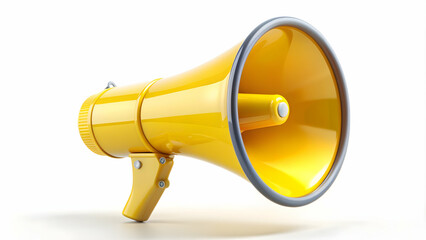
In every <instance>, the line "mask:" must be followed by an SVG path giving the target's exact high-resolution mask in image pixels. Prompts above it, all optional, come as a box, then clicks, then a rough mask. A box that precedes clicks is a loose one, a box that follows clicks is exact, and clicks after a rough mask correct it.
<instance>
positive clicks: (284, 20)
mask: <svg viewBox="0 0 426 240" xmlns="http://www.w3.org/2000/svg"><path fill="white" fill-rule="evenodd" d="M275 29H278V30H275ZM272 30H273V31H275V32H271V31H272ZM266 34H269V35H270V36H268V37H269V38H270V39H271V41H270V42H268V39H264V37H265V36H266ZM277 39H283V41H282V42H281V43H282V44H283V45H282V47H281V46H278V47H277V46H275V47H274V46H272V45H273V44H276V43H277V44H281V43H280V42H279V41H278V40H277ZM257 43H258V45H259V46H258V47H256V46H257V45H256V44H257ZM303 44H305V45H303ZM298 45H300V46H298ZM268 46H272V47H270V48H269V50H268ZM254 48H259V49H260V48H263V49H264V50H261V51H260V50H259V51H258V53H255V51H254V50H253V49H254ZM311 48H312V49H311ZM310 49H311V50H313V51H311V52H312V53H311V52H308V51H310ZM315 49H317V50H315ZM277 50H279V51H277ZM262 51H263V52H262ZM296 52H297V53H296ZM251 54H258V55H257V56H253V57H252V58H253V59H256V60H255V61H257V63H253V61H250V59H248V58H250V55H251ZM262 54H264V55H263V56H262ZM265 58H271V59H272V60H271V63H268V59H266V60H265ZM259 59H260V60H259ZM277 59H279V60H277ZM315 59H316V60H315ZM321 59H323V60H321ZM314 60H315V61H317V62H318V64H317V63H316V62H315V63H314V64H312V63H311V62H310V61H314ZM272 61H273V62H272ZM291 64H293V65H291ZM294 64H298V65H297V66H295V65H294ZM272 65H274V66H272ZM254 68H256V69H255V70H253V69H254ZM324 69H325V70H324ZM327 69H329V70H327ZM251 70H253V71H251ZM287 70H288V71H287ZM245 71H246V73H245ZM327 74H328V75H327ZM256 75H257V76H256ZM278 75H279V76H278ZM259 76H260V78H259ZM251 79H253V80H251ZM305 80H306V81H305ZM266 86H267V87H266ZM277 91H278V92H277ZM239 93H265V94H271V93H273V94H274V93H276V94H281V95H282V96H284V97H285V98H286V99H287V100H288V102H289V106H290V108H291V109H292V113H291V114H290V116H289V119H288V121H287V122H286V123H284V124H283V125H282V126H276V127H270V128H264V129H258V130H254V131H253V132H252V133H250V131H247V132H241V129H240V124H239V117H238V94H239ZM227 94H228V103H227V104H228V106H227V113H228V124H229V129H230V134H231V139H232V143H233V146H234V150H235V153H236V155H237V157H238V160H239V162H240V165H241V167H242V169H243V170H244V173H245V175H246V176H247V178H248V179H249V180H250V181H251V183H252V184H253V185H254V186H255V187H256V188H257V189H258V190H259V191H260V192H261V193H262V194H263V195H264V196H266V197H267V198H269V199H270V200H271V201H274V202H276V203H278V204H281V205H285V206H294V207H295V206H302V205H306V204H309V203H311V202H313V201H314V200H316V199H318V198H319V197H320V196H321V195H322V194H324V192H325V191H327V189H328V188H329V187H330V185H331V184H332V183H333V181H334V180H335V178H336V177H337V174H338V172H339V170H340V168H341V166H342V163H343V159H344V155H345V153H346V148H347V143H348V133H349V104H348V96H347V90H346V86H345V81H344V76H343V73H342V71H341V68H340V65H339V62H338V61H337V58H336V56H335V54H334V52H333V50H332V49H331V47H330V46H329V44H328V43H327V42H326V40H325V39H324V37H323V36H322V35H321V34H320V33H319V32H318V31H317V30H316V29H314V28H313V27H312V26H311V25H309V24H308V23H306V22H304V21H302V20H299V19H296V18H291V17H278V18H273V19H270V20H268V21H266V22H264V23H262V24H260V25H259V26H258V27H257V28H255V29H254V30H253V31H252V32H251V33H250V35H249V36H248V37H247V38H246V39H245V41H244V42H243V44H242V45H241V47H240V49H239V51H238V53H237V55H236V58H235V60H234V63H233V66H232V69H231V72H230V77H229V86H228V93H227ZM265 138H267V139H265ZM259 139H260V140H259ZM265 142H266V143H265ZM271 152H274V153H271ZM265 154H266V155H265ZM284 156H285V157H284ZM268 158H269V159H268ZM265 169H266V170H265ZM301 169H306V172H302V170H301ZM303 171H305V170H303ZM287 185H291V187H287Z"/></svg>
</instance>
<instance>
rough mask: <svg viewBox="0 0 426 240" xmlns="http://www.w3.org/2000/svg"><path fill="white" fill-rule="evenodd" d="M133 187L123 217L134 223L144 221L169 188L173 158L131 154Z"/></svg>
mask: <svg viewBox="0 0 426 240" xmlns="http://www.w3.org/2000/svg"><path fill="white" fill-rule="evenodd" d="M129 156H130V158H131V159H132V168H133V187H132V193H131V194H130V197H129V200H128V201H127V204H126V206H125V207H124V210H123V215H124V216H126V217H128V218H131V219H133V220H136V221H140V222H143V221H146V220H148V218H149V217H150V216H151V213H152V211H153V210H154V208H155V205H157V202H158V200H160V197H161V195H162V194H163V192H164V190H165V189H166V188H167V187H168V186H169V180H168V179H167V178H168V177H169V174H170V171H171V169H172V166H173V156H170V155H163V154H157V153H134V154H133V153H132V154H130V155H129Z"/></svg>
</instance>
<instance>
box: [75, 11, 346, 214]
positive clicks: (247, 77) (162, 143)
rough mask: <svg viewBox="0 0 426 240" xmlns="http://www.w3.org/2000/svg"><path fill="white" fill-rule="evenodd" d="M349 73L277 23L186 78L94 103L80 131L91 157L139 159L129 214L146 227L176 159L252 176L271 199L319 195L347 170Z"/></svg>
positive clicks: (325, 50)
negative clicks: (194, 160) (180, 157)
mask: <svg viewBox="0 0 426 240" xmlns="http://www.w3.org/2000/svg"><path fill="white" fill-rule="evenodd" d="M348 126H349V108H348V102H347V93H346V88H345V83H344V78H343V74H342V72H341V69H340V66H339V64H338V62H337V60H336V58H335V56H334V54H333V52H332V50H331V48H330V47H329V45H328V44H327V43H326V42H325V40H324V39H323V37H322V36H321V35H319V33H318V32H317V31H316V30H315V29H313V28H312V27H311V26H310V25H308V24H307V23H305V22H303V21H301V20H298V19H294V18H288V17H281V18H275V19H271V20H269V21H266V22H264V23H263V24H261V25H260V26H259V27H257V28H256V29H255V30H254V31H253V32H252V33H251V34H250V35H249V36H248V37H247V39H246V40H245V41H244V42H242V43H241V44H238V45H237V46H235V47H233V48H232V49H230V50H228V51H227V52H225V53H224V54H222V55H220V56H219V57H216V58H215V59H213V60H212V61H210V62H208V63H205V64H203V65H201V66H199V67H197V68H195V69H192V70H190V71H188V72H185V73H182V74H179V75H176V76H173V77H168V78H163V79H155V80H152V81H150V82H146V83H140V84H136V85H132V86H125V87H109V88H107V89H105V90H104V91H102V92H100V93H98V94H95V95H93V96H91V97H89V98H88V99H87V100H86V101H85V102H84V103H83V106H82V108H81V111H80V115H79V129H80V134H81V137H82V139H83V141H84V143H85V144H86V146H87V147H88V148H89V149H91V150H92V151H93V152H95V153H97V154H100V155H106V156H110V157H115V158H121V157H129V156H130V158H131V160H132V168H133V188H132V193H131V196H130V198H129V201H128V202H127V204H126V207H125V209H124V211H123V214H124V215H125V216H127V217H129V218H131V219H134V220H137V221H146V220H147V219H148V218H149V216H150V215H151V212H152V210H153V209H154V207H155V205H156V203H157V202H158V200H159V198H160V197H161V194H162V193H163V191H164V189H165V188H167V187H168V185H169V182H168V175H169V173H170V170H171V168H172V165H173V156H175V155H184V156H190V157H194V158H198V159H202V160H205V161H208V162H211V163H213V164H216V165H218V166H220V167H223V168H225V169H227V170H229V171H232V172H234V173H236V174H237V175H239V176H241V177H243V178H246V179H247V180H249V181H250V182H251V183H253V185H254V186H255V187H256V188H257V189H258V190H259V191H260V192H261V193H262V194H264V195H265V196H266V197H268V198H269V199H270V200H272V201H274V202H276V203H278V204H282V205H286V206H301V205H305V204H307V203H310V202H312V201H314V200H315V199H317V198H318V197H320V196H321V195H322V194H323V193H324V192H325V191H326V190H327V189H328V188H329V186H330V185H331V183H332V182H333V181H334V179H335V177H336V175H337V173H338V171H339V169H340V167H341V164H342V162H343V158H344V154H345V150H346V145H347V139H348V131H349V130H348V129H349V127H348Z"/></svg>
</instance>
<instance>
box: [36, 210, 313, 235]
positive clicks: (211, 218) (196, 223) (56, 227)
mask: <svg viewBox="0 0 426 240" xmlns="http://www.w3.org/2000/svg"><path fill="white" fill-rule="evenodd" d="M185 215H186V216H184V215H181V214H179V215H177V214H173V213H172V214H164V213H163V214H161V213H160V214H156V217H153V218H152V220H150V221H148V222H146V223H138V222H134V221H131V220H129V219H126V218H125V217H122V216H121V215H120V214H117V213H111V214H105V213H68V214H54V215H44V216H37V217H32V218H31V222H32V223H35V224H36V225H33V227H37V228H38V229H39V230H42V229H44V230H43V231H40V232H43V235H44V236H46V235H49V234H53V235H57V236H66V237H68V238H90V237H96V238H113V239H127V238H132V239H133V238H144V239H146V238H166V239H174V238H183V239H186V238H229V237H232V238H235V237H236V238H238V237H250V236H267V235H273V234H283V233H289V232H293V231H297V230H302V229H304V228H305V229H306V228H308V227H306V226H305V227H302V226H296V225H289V224H286V223H280V222H265V221H262V220H259V219H257V220H256V219H244V217H241V216H240V217H238V215H240V214H239V213H234V214H230V212H226V213H225V212H223V213H222V214H221V213H220V212H218V211H214V210H211V211H210V212H205V211H203V213H202V214H197V213H195V211H194V212H191V214H185ZM231 215H234V216H231ZM253 215H255V214H253ZM46 229H47V230H48V231H46ZM33 236H34V235H33Z"/></svg>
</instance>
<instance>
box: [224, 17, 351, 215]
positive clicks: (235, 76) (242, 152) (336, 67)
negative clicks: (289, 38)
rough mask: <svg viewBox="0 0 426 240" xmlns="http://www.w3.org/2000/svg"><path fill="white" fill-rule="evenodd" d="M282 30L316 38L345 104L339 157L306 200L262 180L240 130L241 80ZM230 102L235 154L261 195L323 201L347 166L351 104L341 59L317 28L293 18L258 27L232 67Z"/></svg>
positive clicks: (296, 202)
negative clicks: (259, 47)
mask: <svg viewBox="0 0 426 240" xmlns="http://www.w3.org/2000/svg"><path fill="white" fill-rule="evenodd" d="M280 26H289V27H294V28H297V29H299V30H302V31H303V32H305V33H307V34H308V35H309V36H310V37H312V38H313V39H314V40H315V41H316V42H317V44H318V45H319V46H320V48H321V49H322V51H323V52H324V54H325V55H326V57H327V59H328V61H329V63H330V65H331V68H332V70H333V73H334V76H335V79H336V82H337V85H338V90H339V95H340V103H341V114H342V122H341V124H342V125H341V128H342V129H341V134H340V141H339V146H338V149H337V153H336V157H335V160H334V163H333V165H332V167H331V169H330V171H329V173H328V175H327V176H326V178H325V179H324V181H323V182H322V183H321V184H320V185H319V186H318V188H317V189H315V190H314V191H313V192H311V193H309V194H307V195H305V196H302V197H297V198H293V197H286V196H284V195H281V194H279V193H277V192H275V191H274V190H273V189H272V188H270V187H269V186H268V185H267V184H266V183H264V182H263V180H262V179H261V178H260V177H259V175H258V174H257V172H256V170H255V169H254V168H253V165H252V164H251V162H250V159H249V157H248V156H247V152H246V149H245V146H244V142H243V139H242V136H241V132H240V126H239V121H238V90H239V86H240V78H241V74H242V72H243V68H244V64H245V62H246V59H247V57H248V55H249V53H250V51H251V49H252V48H253V46H254V45H255V44H256V42H257V41H258V40H259V39H260V37H262V36H263V35H264V34H265V33H266V32H268V31H269V30H271V29H273V28H276V27H280ZM227 96H228V102H227V113H228V124H229V130H230V134H231V139H232V144H233V146H234V150H235V153H236V155H237V157H238V160H239V162H240V165H241V167H242V169H243V170H244V173H245V174H246V176H247V178H248V179H249V180H250V182H251V183H252V184H253V185H254V186H255V187H256V188H257V190H258V191H259V192H261V193H262V194H263V195H264V196H265V197H267V198H268V199H270V200H271V201H273V202H275V203H278V204H281V205H285V206H291V207H297V206H303V205H306V204H309V203H311V202H313V201H315V200H316V199H318V198H319V197H321V196H322V195H323V194H324V193H325V192H326V191H327V190H328V188H329V187H330V186H331V184H332V183H333V182H334V180H335V179H336V177H337V175H338V173H339V171H340V168H341V167H342V164H343V159H344V157H345V154H346V149H347V144H348V138H349V101H348V94H347V90H346V86H345V79H344V76H343V73H342V70H341V68H340V64H339V62H338V61H337V58H336V56H335V54H334V52H333V50H332V49H331V47H330V45H329V44H328V43H327V41H326V40H325V38H324V37H323V36H322V35H321V33H319V32H318V31H317V30H316V29H315V28H314V27H312V26H311V25H309V24H308V23H306V22H305V21H302V20H300V19H297V18H292V17H277V18H273V19H270V20H268V21H266V22H263V23H262V24H260V25H259V26H258V27H256V28H255V29H254V30H253V31H252V32H251V33H250V35H248V37H247V38H246V39H245V40H244V42H243V44H242V45H241V47H240V49H239V51H238V53H237V55H236V57H235V60H234V63H233V65H232V69H231V72H230V76H229V86H228V95H227Z"/></svg>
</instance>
